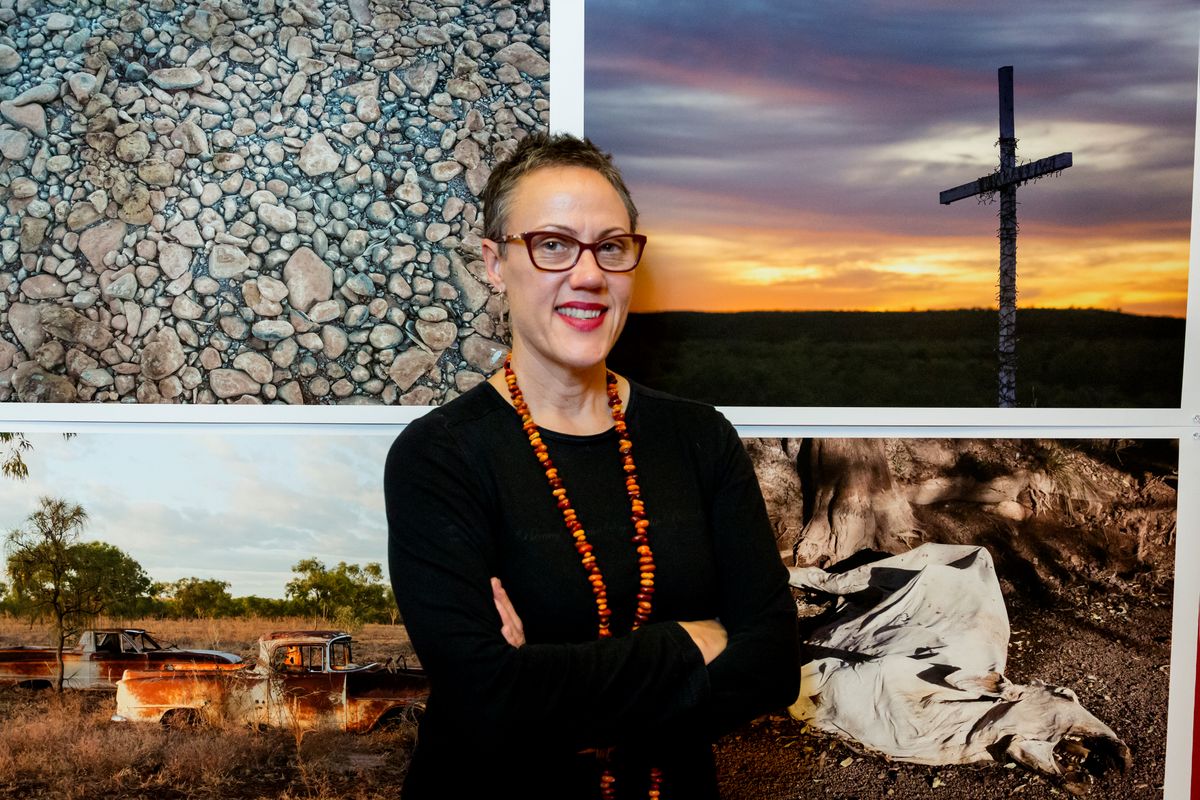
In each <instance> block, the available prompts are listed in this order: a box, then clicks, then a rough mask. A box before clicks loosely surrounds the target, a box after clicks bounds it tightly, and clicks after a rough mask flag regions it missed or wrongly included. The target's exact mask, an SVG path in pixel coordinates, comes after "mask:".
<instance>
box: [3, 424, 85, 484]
mask: <svg viewBox="0 0 1200 800" xmlns="http://www.w3.org/2000/svg"><path fill="white" fill-rule="evenodd" d="M74 435H75V434H73V433H64V434H63V438H64V439H70V438H71V437H73V436H74ZM0 445H2V446H3V448H2V449H3V452H4V455H3V457H2V459H0V475H3V476H4V477H6V478H12V479H14V480H18V481H23V480H25V479H26V478H28V477H29V467H28V465H26V463H25V458H24V455H25V453H28V452H29V451H30V450H32V449H33V442H31V441H29V438H28V437H26V436H25V434H23V433H7V432H5V431H0Z"/></svg>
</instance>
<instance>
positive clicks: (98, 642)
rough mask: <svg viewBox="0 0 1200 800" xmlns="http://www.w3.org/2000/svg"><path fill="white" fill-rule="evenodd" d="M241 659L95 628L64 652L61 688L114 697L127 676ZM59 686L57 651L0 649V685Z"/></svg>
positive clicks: (137, 631) (131, 631) (140, 633)
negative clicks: (106, 692) (104, 692)
mask: <svg viewBox="0 0 1200 800" xmlns="http://www.w3.org/2000/svg"><path fill="white" fill-rule="evenodd" d="M241 660H242V659H241V657H240V656H238V655H235V654H233V653H223V652H220V651H218V650H181V649H179V648H178V647H176V646H175V645H172V644H166V645H164V644H160V643H159V642H157V641H155V639H154V637H152V636H151V635H150V634H149V633H147V632H146V631H145V630H143V629H141V628H96V629H92V630H86V631H84V632H83V633H82V634H80V636H79V644H78V645H77V646H76V647H74V648H68V649H64V650H63V687H64V688H67V689H89V690H98V691H110V692H111V691H113V690H115V689H116V688H117V681H118V680H120V678H121V675H122V674H124V672H125V671H126V670H140V669H154V670H157V669H163V668H164V667H170V666H175V665H181V664H187V665H190V664H205V665H212V664H236V663H239V662H241ZM57 680H58V662H57V659H56V657H55V654H54V648H53V647H30V646H20V647H6V648H0V684H8V685H17V686H25V687H30V688H48V687H50V686H52V685H53V684H54V683H55V682H56V681H57Z"/></svg>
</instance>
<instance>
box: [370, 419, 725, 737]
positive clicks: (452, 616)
mask: <svg viewBox="0 0 1200 800" xmlns="http://www.w3.org/2000/svg"><path fill="white" fill-rule="evenodd" d="M431 417H432V418H431ZM431 417H426V418H423V419H422V420H418V421H417V422H415V423H412V424H411V425H409V426H408V427H407V428H406V429H405V431H404V432H403V433H402V434H401V435H400V436H399V437H398V438H397V440H396V442H395V443H394V444H393V446H392V448H391V451H390V452H389V454H388V459H387V465H386V468H385V473H384V497H385V503H386V507H387V518H388V561H389V567H390V574H391V580H392V587H393V590H394V592H395V596H396V602H397V604H398V606H399V609H400V613H401V615H402V617H403V620H404V624H405V626H406V628H407V630H408V633H409V636H410V638H411V639H412V643H413V646H414V648H415V649H416V651H417V655H418V657H419V658H420V659H421V662H422V664H423V665H424V666H425V668H426V670H427V671H428V673H429V675H430V681H431V684H432V690H433V693H434V696H435V697H436V699H437V703H438V704H439V705H440V709H439V711H440V713H442V714H445V715H447V716H448V717H449V718H451V719H452V720H459V721H460V722H461V725H457V724H455V730H456V732H457V731H461V732H462V736H463V738H464V741H470V740H480V741H485V742H486V741H489V740H490V741H492V742H496V741H504V738H499V739H498V738H496V737H512V736H522V737H525V741H527V742H528V741H537V740H539V738H540V739H542V740H548V739H552V741H553V744H554V745H555V746H558V747H570V748H573V749H582V748H586V747H606V746H608V745H610V744H613V743H615V742H616V741H618V740H619V739H621V738H622V734H623V733H624V732H626V731H628V730H630V729H638V728H642V729H645V728H646V727H657V726H660V725H664V724H668V725H669V724H670V723H671V721H672V720H673V719H676V718H678V717H680V716H681V715H685V714H686V713H687V712H689V711H691V710H693V709H695V708H697V707H698V706H699V705H700V704H701V703H702V702H703V701H704V700H705V699H706V697H707V695H708V672H707V671H706V669H705V665H704V661H703V658H702V656H701V654H700V651H699V649H698V648H697V647H696V645H695V644H694V643H693V642H692V640H691V638H690V637H689V636H688V635H687V633H686V632H685V631H684V630H683V629H682V628H681V627H680V626H679V625H678V624H677V623H674V622H661V623H655V624H651V625H646V626H644V627H643V628H641V629H640V630H638V631H635V632H634V633H633V634H631V635H628V636H623V637H619V638H613V639H605V640H599V641H593V642H585V643H578V644H526V645H525V646H523V647H520V648H514V647H512V646H511V645H509V644H508V642H507V641H505V639H504V638H503V636H502V635H501V632H500V625H501V623H500V616H499V614H498V612H497V611H496V609H495V605H494V603H493V600H492V593H491V586H490V578H491V577H492V576H493V575H496V574H497V570H496V564H497V552H496V543H495V539H494V537H493V534H492V527H493V525H494V524H495V523H496V514H495V512H494V511H489V509H488V507H487V501H486V499H485V490H484V487H483V486H482V485H481V482H480V480H479V478H478V477H476V473H475V472H473V470H472V467H471V463H470V461H469V459H468V458H467V457H466V454H465V452H464V449H463V448H462V447H460V446H459V445H458V443H457V441H456V438H455V436H454V434H453V431H452V430H450V429H449V426H448V425H447V424H446V423H445V422H444V421H443V420H441V419H438V418H437V417H436V415H431ZM432 711H433V707H432V705H431V713H432ZM452 724H454V723H452Z"/></svg>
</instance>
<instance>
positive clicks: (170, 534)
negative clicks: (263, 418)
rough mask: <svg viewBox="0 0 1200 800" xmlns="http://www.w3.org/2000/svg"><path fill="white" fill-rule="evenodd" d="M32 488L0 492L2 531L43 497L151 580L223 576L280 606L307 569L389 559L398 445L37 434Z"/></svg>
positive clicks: (370, 438) (17, 485) (6, 487)
mask: <svg viewBox="0 0 1200 800" xmlns="http://www.w3.org/2000/svg"><path fill="white" fill-rule="evenodd" d="M31 439H32V440H33V442H34V446H35V448H34V451H33V453H31V454H30V456H29V458H28V459H27V460H28V461H29V466H30V474H31V478H30V480H29V481H27V482H15V481H2V482H0V508H3V509H4V513H2V514H0V523H2V524H4V525H7V526H9V527H15V526H18V525H20V524H22V522H23V520H24V518H25V517H26V516H27V515H28V514H29V513H30V512H31V511H33V510H34V509H35V508H36V506H37V497H38V496H40V495H43V494H46V495H51V496H60V495H61V496H65V497H67V498H68V499H70V500H71V501H72V502H77V503H79V504H81V505H82V506H83V507H84V508H85V509H86V510H87V511H88V513H89V516H90V522H89V525H88V527H87V529H86V532H85V536H84V538H85V539H98V540H102V541H106V542H109V543H111V544H113V545H116V546H117V547H120V548H121V549H122V550H124V551H126V552H127V553H129V554H130V555H131V556H132V557H133V558H135V559H136V560H137V561H138V562H139V563H141V564H142V566H143V567H144V568H145V569H146V570H147V572H148V573H149V574H150V575H151V577H153V578H154V579H156V580H162V581H172V580H178V579H179V578H181V577H187V576H197V577H216V578H219V579H221V580H227V581H229V582H230V583H231V585H232V587H231V591H233V592H234V594H258V595H263V596H282V593H283V586H284V584H285V583H286V581H287V580H288V579H289V578H290V577H291V566H292V565H293V564H294V563H296V562H297V561H299V560H300V559H302V558H308V557H316V558H319V559H321V560H323V561H325V562H326V563H329V564H334V563H337V562H338V561H348V562H352V563H359V564H365V563H367V562H369V561H380V562H382V561H385V560H386V533H387V532H386V522H385V520H384V514H383V501H382V485H381V484H382V474H383V459H384V457H385V455H386V453H387V448H388V445H389V444H390V442H391V436H390V435H385V436H380V435H358V436H325V435H321V434H313V433H310V432H308V431H296V430H292V431H288V432H287V433H285V434H249V435H248V434H245V433H243V432H241V431H228V430H226V431H222V432H219V433H216V434H208V435H198V434H193V433H179V432H178V431H175V432H172V433H166V434H163V433H150V434H107V433H82V434H80V435H79V436H77V437H75V438H74V439H71V440H70V441H67V442H63V441H62V440H61V437H56V436H48V435H41V434H34V435H32V436H31Z"/></svg>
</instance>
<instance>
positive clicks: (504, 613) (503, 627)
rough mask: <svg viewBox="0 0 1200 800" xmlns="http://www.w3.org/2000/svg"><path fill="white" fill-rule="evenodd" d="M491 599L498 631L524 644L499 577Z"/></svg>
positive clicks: (511, 641)
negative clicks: (498, 619) (498, 617)
mask: <svg viewBox="0 0 1200 800" xmlns="http://www.w3.org/2000/svg"><path fill="white" fill-rule="evenodd" d="M492 601H493V602H495V604H496V610H497V611H499V612H500V633H502V634H503V635H504V639H505V641H507V642H508V643H509V644H511V645H512V646H513V647H520V646H521V645H523V644H525V626H524V625H522V624H521V618H520V617H519V616H517V610H516V609H515V608H513V604H512V600H509V599H508V592H506V591H504V587H503V586H501V585H500V579H499V578H492ZM722 630H724V628H722ZM723 648H724V645H722V649H723Z"/></svg>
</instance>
